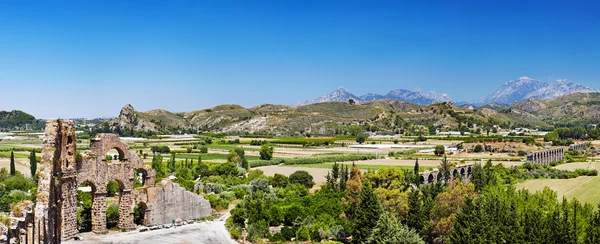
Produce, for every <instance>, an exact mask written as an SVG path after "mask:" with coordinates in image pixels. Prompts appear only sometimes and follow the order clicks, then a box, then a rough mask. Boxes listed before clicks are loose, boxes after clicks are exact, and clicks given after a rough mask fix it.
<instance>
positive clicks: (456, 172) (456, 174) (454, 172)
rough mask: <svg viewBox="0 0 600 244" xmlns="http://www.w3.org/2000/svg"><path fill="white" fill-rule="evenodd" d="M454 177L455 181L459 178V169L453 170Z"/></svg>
mask: <svg viewBox="0 0 600 244" xmlns="http://www.w3.org/2000/svg"><path fill="white" fill-rule="evenodd" d="M452 176H453V177H454V179H456V178H458V170H457V169H454V170H452Z"/></svg>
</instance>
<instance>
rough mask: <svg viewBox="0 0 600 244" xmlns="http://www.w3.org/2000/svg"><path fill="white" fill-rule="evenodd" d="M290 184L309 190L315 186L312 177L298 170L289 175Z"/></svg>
mask: <svg viewBox="0 0 600 244" xmlns="http://www.w3.org/2000/svg"><path fill="white" fill-rule="evenodd" d="M290 184H301V185H303V186H306V188H308V189H310V188H312V187H313V186H314V185H315V182H314V181H313V177H312V175H310V174H309V173H308V172H307V171H305V170H298V171H296V172H294V173H293V174H291V175H290Z"/></svg>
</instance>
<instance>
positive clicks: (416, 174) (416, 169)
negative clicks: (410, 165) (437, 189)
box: [413, 158, 421, 186]
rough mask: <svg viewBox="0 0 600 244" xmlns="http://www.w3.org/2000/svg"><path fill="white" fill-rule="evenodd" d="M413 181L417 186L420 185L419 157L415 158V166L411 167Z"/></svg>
mask: <svg viewBox="0 0 600 244" xmlns="http://www.w3.org/2000/svg"><path fill="white" fill-rule="evenodd" d="M413 174H414V175H413V177H414V178H413V183H414V184H415V185H417V186H419V185H421V176H420V175H419V159H418V158H417V160H415V167H414V169H413Z"/></svg>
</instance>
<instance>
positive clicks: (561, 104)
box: [506, 92, 600, 125]
mask: <svg viewBox="0 0 600 244" xmlns="http://www.w3.org/2000/svg"><path fill="white" fill-rule="evenodd" d="M506 111H509V112H510V113H521V114H524V115H526V116H532V117H536V118H538V119H539V120H542V121H544V122H545V123H547V124H550V125H588V124H598V122H599V121H600V93H588V92H586V93H574V94H569V95H566V96H561V97H558V98H556V99H553V100H542V99H536V98H530V99H528V100H526V101H523V102H520V103H515V104H514V105H512V106H510V107H508V108H507V109H506Z"/></svg>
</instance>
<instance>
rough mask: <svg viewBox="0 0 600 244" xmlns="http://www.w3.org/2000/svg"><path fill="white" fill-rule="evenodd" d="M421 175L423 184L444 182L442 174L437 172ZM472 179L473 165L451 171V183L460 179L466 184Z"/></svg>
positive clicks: (458, 167) (462, 166)
mask: <svg viewBox="0 0 600 244" xmlns="http://www.w3.org/2000/svg"><path fill="white" fill-rule="evenodd" d="M419 175H420V179H421V182H422V183H423V184H430V183H436V182H442V181H443V180H444V176H443V175H442V172H441V171H437V170H436V171H428V172H423V173H419ZM472 177H473V164H466V165H460V166H457V167H454V168H452V169H450V179H449V180H450V181H454V180H456V179H459V178H460V179H462V180H463V181H465V182H469V181H470V180H471V178H472Z"/></svg>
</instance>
